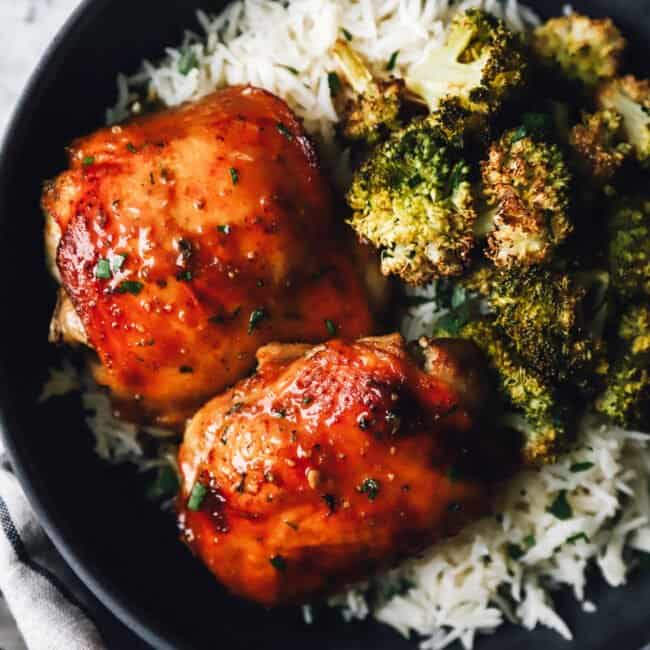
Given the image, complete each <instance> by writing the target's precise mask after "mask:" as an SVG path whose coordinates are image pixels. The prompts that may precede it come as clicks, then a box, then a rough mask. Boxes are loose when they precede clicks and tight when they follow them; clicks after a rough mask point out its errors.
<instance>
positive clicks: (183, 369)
mask: <svg viewBox="0 0 650 650" xmlns="http://www.w3.org/2000/svg"><path fill="white" fill-rule="evenodd" d="M178 372H180V373H183V374H187V373H190V372H194V368H192V366H181V367H180V368H179V369H178Z"/></svg>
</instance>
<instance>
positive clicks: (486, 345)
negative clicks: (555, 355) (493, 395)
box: [434, 318, 571, 463]
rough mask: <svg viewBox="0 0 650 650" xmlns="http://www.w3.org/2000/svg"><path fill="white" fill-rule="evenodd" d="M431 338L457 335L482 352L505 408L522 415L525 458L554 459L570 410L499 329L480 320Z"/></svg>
mask: <svg viewBox="0 0 650 650" xmlns="http://www.w3.org/2000/svg"><path fill="white" fill-rule="evenodd" d="M434 335H435V336H438V337H444V336H459V337H460V338H463V339H466V340H470V341H473V342H474V343H475V344H476V345H477V346H478V347H479V348H481V350H483V352H484V354H485V356H486V357H487V360H488V362H489V365H490V366H491V368H492V370H493V371H494V373H495V378H496V381H497V385H498V387H499V390H500V392H501V394H502V396H503V398H504V400H505V402H506V404H505V406H506V409H508V408H510V409H515V411H517V412H518V413H520V414H521V415H522V416H523V421H522V420H520V421H518V426H517V428H518V429H521V430H522V433H523V434H524V436H525V445H524V456H525V457H526V458H527V459H528V460H529V461H530V462H534V463H544V462H552V461H553V460H555V454H556V453H557V451H558V450H559V448H560V447H561V446H562V443H563V442H564V441H565V440H566V438H567V436H568V434H569V432H570V429H571V412H570V409H569V408H568V407H567V404H566V403H565V401H564V400H563V399H562V396H561V395H560V394H558V391H557V390H556V389H555V388H554V386H553V385H552V384H551V383H550V382H548V381H546V380H545V379H544V378H543V377H542V375H540V374H539V373H538V372H536V371H535V370H534V369H531V368H529V367H527V366H526V365H525V364H524V363H523V362H522V360H521V359H520V358H519V357H518V355H517V353H516V352H515V351H514V350H513V349H512V348H511V347H510V344H509V342H508V339H507V337H506V336H505V335H504V334H503V332H502V331H501V330H500V328H499V327H498V326H496V325H495V323H494V322H493V321H492V320H490V319H489V318H483V319H480V320H475V321H472V322H470V323H468V324H467V325H465V326H464V327H463V328H462V329H461V330H460V332H458V333H454V332H447V331H446V330H445V329H437V330H436V331H434Z"/></svg>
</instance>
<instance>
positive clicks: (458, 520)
mask: <svg viewBox="0 0 650 650" xmlns="http://www.w3.org/2000/svg"><path fill="white" fill-rule="evenodd" d="M257 356H258V364H259V365H258V370H257V373H256V374H255V375H254V376H253V377H251V378H249V379H247V380H244V381H243V382H241V383H239V384H238V385H236V386H235V387H234V388H233V389H231V390H229V391H227V392H226V393H224V394H223V395H220V396H219V397H216V398H215V399H213V400H212V401H210V402H209V403H208V404H207V405H206V406H205V407H204V408H203V409H201V410H200V411H199V412H198V413H197V414H196V415H195V416H194V418H193V419H192V420H191V421H190V423H189V425H188V428H187V431H186V434H185V440H184V443H183V444H182V446H181V449H180V452H179V466H180V471H181V476H182V485H181V492H180V495H179V497H178V512H179V523H180V528H181V531H182V536H183V538H184V540H185V541H186V543H187V544H188V545H189V546H190V547H191V549H192V550H193V551H194V552H195V553H196V555H198V556H199V557H200V558H201V559H202V560H203V561H204V562H205V564H206V565H207V566H208V567H209V569H210V570H211V571H212V572H213V573H214V574H215V575H216V576H217V578H218V579H219V580H220V581H221V582H222V583H224V584H225V585H226V586H227V587H229V588H230V589H231V590H232V591H233V592H235V593H237V594H240V595H243V596H245V597H248V598H250V599H253V600H256V601H258V602H260V603H262V604H264V605H276V604H280V603H286V602H295V601H299V600H301V599H304V598H306V597H308V596H311V595H314V594H318V593H321V592H323V591H329V590H331V589H333V588H335V587H337V586H340V585H342V584H343V583H345V582H349V581H352V580H355V579H358V578H361V577H364V576H366V575H367V574H368V573H370V572H371V571H372V570H373V569H376V568H377V567H378V566H382V565H386V564H387V563H390V562H391V561H394V560H396V559H398V558H400V557H403V556H405V555H407V554H409V553H413V552H416V551H418V550H420V549H422V548H423V547H425V546H426V545H428V544H430V543H431V542H433V541H434V540H435V539H437V538H439V537H440V536H443V535H446V534H450V533H453V532H454V531H456V530H457V529H458V527H459V526H460V525H461V524H462V523H463V522H464V521H466V520H467V519H468V518H469V517H471V516H473V515H476V514H477V513H479V512H481V511H482V510H483V508H484V507H485V505H486V503H487V498H488V490H487V489H486V486H487V485H488V482H487V481H485V482H484V481H482V480H479V479H477V478H476V476H477V475H476V473H475V472H471V471H468V467H467V466H466V465H465V461H466V460H467V459H469V458H471V457H473V453H472V450H473V449H474V448H476V447H477V445H479V444H480V441H479V438H478V435H477V434H476V428H475V425H476V424H477V420H478V419H480V417H481V415H480V414H481V412H482V408H483V405H484V404H485V403H486V402H487V401H489V395H488V391H489V389H488V388H487V384H486V383H485V379H484V373H485V369H484V362H483V360H482V358H481V355H480V353H478V350H477V349H475V348H474V347H473V345H472V344H471V343H468V342H461V341H452V340H441V341H426V340H422V342H421V346H420V347H418V348H417V349H415V350H413V349H411V350H409V349H407V347H406V345H405V343H404V341H403V339H402V338H401V337H400V336H399V335H397V334H395V335H389V336H384V337H378V338H366V339H361V340H358V341H357V342H345V341H342V340H339V339H336V340H331V341H329V342H327V343H325V344H321V345H317V346H316V347H313V346H309V345H281V344H271V345H268V346H266V347H263V348H262V349H260V350H259V352H258V355H257ZM486 429H487V425H486V424H485V423H482V431H483V434H485V432H486ZM474 452H475V449H474ZM474 458H475V456H474ZM478 461H479V463H481V462H486V461H487V459H485V458H480V456H479V458H478ZM469 476H474V477H475V478H468V477H469Z"/></svg>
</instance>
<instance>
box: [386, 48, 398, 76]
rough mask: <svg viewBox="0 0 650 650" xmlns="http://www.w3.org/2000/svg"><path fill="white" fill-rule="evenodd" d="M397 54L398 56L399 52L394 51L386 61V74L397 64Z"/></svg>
mask: <svg viewBox="0 0 650 650" xmlns="http://www.w3.org/2000/svg"><path fill="white" fill-rule="evenodd" d="M398 54H399V50H395V51H394V52H393V53H392V54H391V55H390V59H388V63H387V64H386V71H387V72H390V71H391V70H392V69H393V68H394V67H395V63H396V62H397V56H398Z"/></svg>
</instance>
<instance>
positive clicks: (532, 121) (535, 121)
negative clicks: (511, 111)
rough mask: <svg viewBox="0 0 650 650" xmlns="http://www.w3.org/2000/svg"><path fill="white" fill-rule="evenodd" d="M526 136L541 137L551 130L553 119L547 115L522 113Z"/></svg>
mask: <svg viewBox="0 0 650 650" xmlns="http://www.w3.org/2000/svg"><path fill="white" fill-rule="evenodd" d="M521 121H522V122H523V125H524V128H525V129H526V132H527V134H530V135H532V136H543V135H544V134H545V133H546V132H548V131H550V130H551V129H552V128H553V118H552V116H551V115H549V114H548V113H524V114H523V115H522V116H521Z"/></svg>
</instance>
